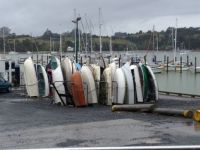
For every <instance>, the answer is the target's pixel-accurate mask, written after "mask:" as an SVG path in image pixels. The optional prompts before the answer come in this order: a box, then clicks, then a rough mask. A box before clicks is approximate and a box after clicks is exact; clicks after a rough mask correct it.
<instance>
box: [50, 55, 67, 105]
mask: <svg viewBox="0 0 200 150" xmlns="http://www.w3.org/2000/svg"><path fill="white" fill-rule="evenodd" d="M49 66H50V69H51V70H52V83H53V84H54V86H55V88H56V89H54V88H53V95H54V100H55V103H56V104H61V105H65V104H66V99H64V100H63V99H60V97H59V95H58V93H59V94H63V95H64V94H65V87H64V85H63V82H64V80H63V74H62V71H61V65H60V61H59V59H58V58H56V57H55V56H51V60H50V62H49ZM56 90H57V91H58V93H57V92H56Z"/></svg>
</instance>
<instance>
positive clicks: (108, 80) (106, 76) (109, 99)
mask: <svg viewBox="0 0 200 150" xmlns="http://www.w3.org/2000/svg"><path fill="white" fill-rule="evenodd" d="M103 76H104V79H105V82H106V84H107V88H106V90H107V100H106V105H112V79H111V69H110V68H109V67H108V68H106V69H105V70H104V71H103Z"/></svg>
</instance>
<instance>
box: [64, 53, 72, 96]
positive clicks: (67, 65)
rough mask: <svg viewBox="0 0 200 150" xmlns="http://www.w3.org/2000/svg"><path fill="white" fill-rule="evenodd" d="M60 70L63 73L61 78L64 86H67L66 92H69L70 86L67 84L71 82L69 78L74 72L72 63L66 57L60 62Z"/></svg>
mask: <svg viewBox="0 0 200 150" xmlns="http://www.w3.org/2000/svg"><path fill="white" fill-rule="evenodd" d="M61 68H62V73H63V78H64V81H65V84H66V85H67V86H66V87H67V89H68V91H70V90H71V84H70V83H69V82H70V81H71V76H72V73H73V71H74V70H73V68H72V62H71V60H70V59H69V58H68V57H66V58H64V59H63V60H62V62H61ZM70 92H71V91H70Z"/></svg>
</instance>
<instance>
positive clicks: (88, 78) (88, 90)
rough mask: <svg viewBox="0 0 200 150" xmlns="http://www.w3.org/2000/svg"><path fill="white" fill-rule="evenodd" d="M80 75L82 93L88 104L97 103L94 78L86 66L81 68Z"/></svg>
mask: <svg viewBox="0 0 200 150" xmlns="http://www.w3.org/2000/svg"><path fill="white" fill-rule="evenodd" d="M81 75H82V79H83V82H84V93H85V97H86V99H87V100H88V104H96V103H97V93H96V87H95V82H94V78H93V75H92V72H91V70H90V69H89V67H88V66H85V65H84V66H82V68H81Z"/></svg>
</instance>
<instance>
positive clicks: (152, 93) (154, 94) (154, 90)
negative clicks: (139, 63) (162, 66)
mask: <svg viewBox="0 0 200 150" xmlns="http://www.w3.org/2000/svg"><path fill="white" fill-rule="evenodd" d="M146 67H147V69H148V80H149V93H148V100H149V101H151V100H155V101H157V100H158V84H157V81H156V78H155V75H154V73H153V71H152V69H151V67H149V66H146Z"/></svg>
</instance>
